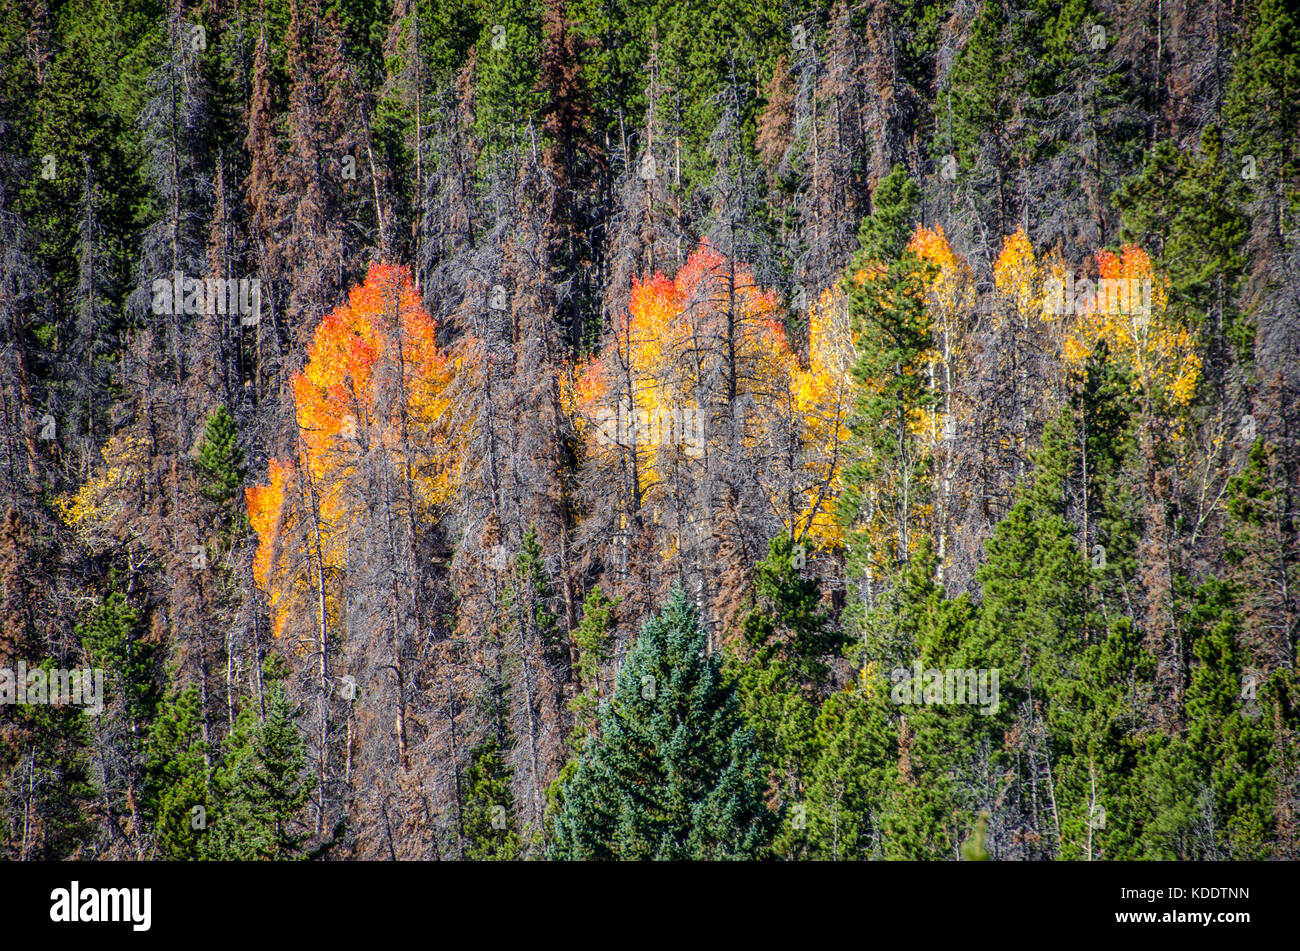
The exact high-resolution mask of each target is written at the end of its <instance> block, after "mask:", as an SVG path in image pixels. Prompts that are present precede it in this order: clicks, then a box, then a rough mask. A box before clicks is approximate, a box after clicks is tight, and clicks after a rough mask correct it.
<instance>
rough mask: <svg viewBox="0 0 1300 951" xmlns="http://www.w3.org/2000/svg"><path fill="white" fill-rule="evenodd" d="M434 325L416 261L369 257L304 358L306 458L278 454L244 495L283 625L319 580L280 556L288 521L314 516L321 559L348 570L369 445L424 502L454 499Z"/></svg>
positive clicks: (445, 376)
mask: <svg viewBox="0 0 1300 951" xmlns="http://www.w3.org/2000/svg"><path fill="white" fill-rule="evenodd" d="M435 332H436V327H435V325H434V322H433V319H432V318H431V317H430V316H429V314H428V312H427V311H426V310H425V308H424V305H423V303H422V302H421V301H420V298H419V295H418V294H417V293H416V291H415V288H414V286H413V284H412V282H411V276H410V273H409V271H408V270H407V269H405V268H401V267H396V266H393V265H390V264H374V265H372V266H371V268H370V271H369V273H368V274H367V276H366V280H365V282H364V283H363V284H362V285H361V286H360V287H355V288H353V289H352V291H351V293H350V294H349V295H348V302H347V303H346V304H344V305H342V306H340V307H338V308H337V309H335V310H334V311H333V312H332V313H331V314H329V315H328V316H326V317H325V318H324V319H323V320H322V321H321V322H320V324H319V326H318V327H317V328H316V333H315V336H314V338H313V340H312V343H311V345H310V347H309V348H308V351H307V365H306V366H305V367H304V368H303V369H302V370H301V371H299V372H298V373H296V374H294V377H293V392H294V399H295V404H296V406H295V408H296V412H297V421H298V437H299V443H298V444H299V452H298V458H297V460H294V461H288V462H282V461H280V460H272V461H271V463H270V467H269V473H268V474H269V479H270V481H269V483H268V484H267V485H263V486H257V487H254V488H251V489H249V490H248V492H247V493H246V497H247V501H248V509H249V519H250V522H251V524H252V527H253V529H254V530H255V531H256V532H257V536H258V549H257V553H256V555H255V557H254V577H255V579H256V581H257V583H258V585H259V586H260V587H261V588H263V589H264V590H266V591H267V592H268V593H269V595H270V598H271V607H272V614H273V616H274V617H275V623H276V631H277V633H278V632H279V631H280V629H281V628H282V625H283V620H284V619H283V613H284V608H285V606H286V596H287V593H288V592H289V591H290V590H292V589H297V588H302V587H303V586H304V585H310V584H312V583H313V582H312V581H311V579H310V577H309V574H310V573H309V572H306V571H304V570H301V569H300V570H299V571H298V572H297V574H296V575H295V574H293V573H292V572H289V571H288V570H287V569H286V567H285V565H284V564H283V563H282V561H283V559H281V557H280V555H279V554H278V552H279V549H280V544H281V543H282V542H286V543H287V541H288V539H287V535H288V532H287V529H288V527H289V526H290V525H293V524H295V520H296V517H297V516H299V515H302V514H309V515H310V516H311V518H309V519H308V520H307V521H306V522H303V523H302V525H303V526H304V527H305V526H311V528H312V531H313V532H314V533H315V535H316V537H315V538H314V539H313V541H312V542H311V544H310V546H309V547H311V548H312V556H313V557H316V558H319V559H320V560H321V562H323V565H321V566H320V567H323V568H345V567H346V565H345V560H346V554H345V551H346V546H345V544H344V538H343V535H344V532H345V530H346V528H347V525H348V524H349V521H350V519H351V515H352V512H350V510H349V505H352V506H353V507H354V509H355V508H356V507H357V506H359V507H360V509H361V510H364V509H365V508H366V505H365V502H364V500H361V501H354V500H356V499H357V498H358V494H359V491H360V490H359V488H358V486H357V484H356V483H357V479H358V478H359V467H358V463H359V462H360V460H361V457H362V454H363V453H365V452H369V451H373V450H375V449H380V450H382V451H383V452H384V453H385V454H386V455H387V456H388V458H389V461H390V464H391V465H392V467H393V471H394V472H396V473H399V475H400V477H401V478H404V479H405V478H407V474H408V473H409V480H408V483H407V484H408V485H409V487H410V489H411V496H412V498H413V499H414V500H415V501H416V502H417V503H418V505H419V506H420V508H421V509H424V510H427V509H428V508H429V507H430V506H433V505H436V504H438V503H440V502H442V501H445V499H446V498H447V497H448V495H449V493H450V489H451V486H450V482H451V473H452V463H453V460H454V458H455V453H454V451H453V449H454V447H453V442H454V440H453V438H452V434H451V432H450V427H449V424H448V417H449V415H450V414H449V413H448V412H447V408H448V407H447V398H446V395H445V391H446V389H447V386H448V384H449V383H450V381H451V378H452V375H453V373H454V369H455V367H454V365H453V364H452V363H451V362H450V361H449V360H448V359H447V358H446V357H445V356H444V355H443V353H442V352H441V351H440V350H439V348H438V345H437V341H436V337H435ZM295 477H296V478H301V479H307V480H309V482H308V483H305V485H309V486H310V488H311V490H312V491H310V492H305V493H303V494H302V495H301V496H296V497H289V495H288V494H287V493H288V486H289V485H290V484H292V483H293V481H294V479H295ZM300 498H307V499H311V500H314V503H315V505H316V510H315V511H313V512H309V513H298V512H295V511H294V505H295V503H297V504H302V503H301V502H299V501H298V500H299V499H300ZM308 504H311V503H308ZM317 545H318V546H319V547H318V548H317V547H316V546H317Z"/></svg>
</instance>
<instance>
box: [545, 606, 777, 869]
mask: <svg viewBox="0 0 1300 951" xmlns="http://www.w3.org/2000/svg"><path fill="white" fill-rule="evenodd" d="M763 787H764V783H763V771H762V761H761V758H760V756H759V753H758V749H757V745H756V743H755V741H754V737H753V734H751V733H750V732H749V730H747V729H745V728H744V725H743V723H742V720H741V716H740V704H739V698H738V697H737V696H736V691H735V688H734V687H733V686H732V685H730V684H729V683H727V681H726V680H725V679H724V678H723V674H722V670H721V665H720V663H719V660H718V658H717V657H716V656H712V655H710V654H709V652H708V636H707V634H706V632H705V631H704V630H703V629H702V628H701V627H700V624H699V620H698V618H697V616H696V612H695V608H694V606H693V605H692V604H691V602H690V599H689V598H688V597H687V595H686V592H685V590H684V589H683V588H682V587H681V586H680V585H678V586H674V588H673V589H672V591H671V592H670V593H669V595H668V600H667V603H666V604H665V605H664V608H663V611H662V613H661V614H660V615H659V616H658V617H655V618H652V619H651V620H649V621H647V622H646V624H645V626H644V627H643V628H642V629H641V636H640V638H639V639H638V640H637V643H636V646H635V647H634V648H633V649H632V650H631V651H630V652H629V653H628V655H627V657H626V658H625V660H624V662H623V666H622V668H621V669H620V671H619V675H618V685H617V687H616V688H615V690H614V696H613V698H612V699H611V700H610V701H609V703H607V704H605V705H603V706H602V707H601V711H600V731H599V734H598V735H597V736H594V737H592V738H590V739H589V740H588V741H587V745H586V746H585V747H584V749H583V751H582V754H581V755H580V757H579V759H578V766H577V769H576V770H575V771H574V773H573V776H572V777H571V778H570V779H569V780H568V781H567V782H565V783H564V784H563V786H562V788H561V790H560V795H559V799H560V803H559V808H558V811H557V814H556V816H555V820H554V842H553V845H552V855H553V857H555V858H562V859H666V860H672V859H743V858H756V857H760V856H762V855H763V854H764V853H765V852H766V850H767V846H768V843H769V841H770V839H771V836H772V832H773V827H774V824H775V816H774V815H773V814H772V813H771V812H770V811H769V810H768V808H767V807H766V805H764V802H763Z"/></svg>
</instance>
